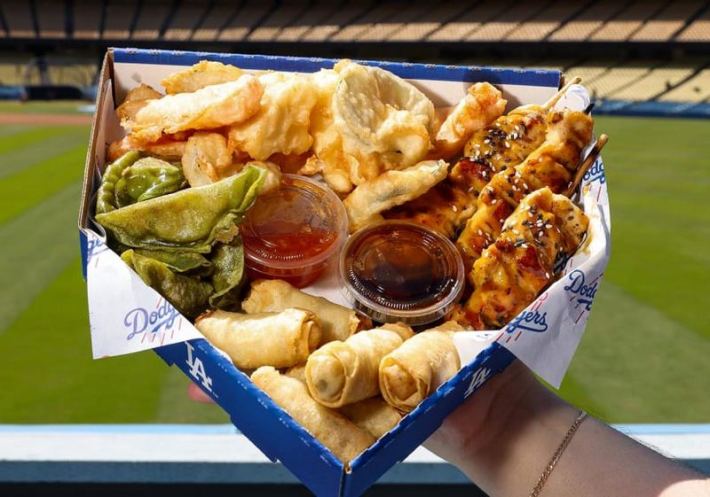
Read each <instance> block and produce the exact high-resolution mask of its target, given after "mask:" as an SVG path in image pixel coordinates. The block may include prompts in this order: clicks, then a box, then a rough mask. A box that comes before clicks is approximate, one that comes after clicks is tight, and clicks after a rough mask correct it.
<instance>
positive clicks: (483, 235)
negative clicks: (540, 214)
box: [456, 110, 593, 269]
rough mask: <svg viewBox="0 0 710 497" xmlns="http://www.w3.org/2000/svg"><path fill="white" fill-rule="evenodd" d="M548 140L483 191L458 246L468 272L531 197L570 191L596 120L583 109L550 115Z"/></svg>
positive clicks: (497, 176) (503, 172) (494, 178)
mask: <svg viewBox="0 0 710 497" xmlns="http://www.w3.org/2000/svg"><path fill="white" fill-rule="evenodd" d="M547 120H548V122H549V125H548V132H547V137H546V139H545V141H544V142H543V143H542V145H540V146H539V147H538V148H537V149H536V150H535V151H534V152H532V153H531V154H530V155H529V156H528V157H527V159H525V160H524V161H523V162H522V163H520V164H518V165H517V166H515V167H512V168H510V167H509V168H506V169H503V170H502V171H500V172H498V173H496V174H495V175H494V176H493V177H492V178H491V180H490V182H489V183H488V184H487V185H486V186H485V187H484V188H483V189H482V190H481V193H480V195H479V196H478V202H477V207H476V209H475V211H476V212H475V213H474V214H473V216H472V217H471V218H470V219H468V221H467V222H466V226H465V228H464V229H463V231H462V232H461V234H460V235H459V238H458V240H457V241H456V244H457V245H458V247H459V249H460V251H461V253H462V254H463V256H464V264H465V265H466V267H467V269H468V268H470V267H471V264H473V261H475V260H476V259H477V258H478V257H479V256H480V255H481V252H482V251H483V249H485V248H486V247H487V246H488V245H490V244H491V243H493V241H494V240H495V239H496V238H497V237H498V235H499V234H500V230H501V227H502V226H503V222H504V221H505V219H506V218H507V217H508V215H509V214H510V213H511V212H512V211H513V210H514V209H515V208H516V207H517V205H518V203H519V202H520V201H521V199H522V198H523V197H525V196H526V195H527V194H528V193H530V192H532V191H534V190H537V189H539V188H543V187H548V188H550V189H551V190H552V192H553V193H561V192H563V191H565V190H566V188H567V186H568V184H569V182H570V181H571V180H572V179H573V178H574V175H575V171H576V170H577V168H578V167H579V165H580V163H581V155H582V150H583V149H584V147H585V146H586V145H587V144H588V143H589V142H590V141H591V139H592V127H593V121H592V118H591V117H590V116H588V115H587V114H585V113H583V112H579V111H570V110H565V111H562V112H552V113H551V114H549V117H548V119H547Z"/></svg>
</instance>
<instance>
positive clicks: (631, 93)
mask: <svg viewBox="0 0 710 497" xmlns="http://www.w3.org/2000/svg"><path fill="white" fill-rule="evenodd" d="M692 73H693V69H692V68H691V67H687V66H680V67H669V66H666V67H656V68H653V69H651V70H650V71H649V72H648V74H646V75H645V76H644V77H643V78H641V79H639V80H638V81H635V82H634V83H633V84H630V85H628V86H626V87H624V88H621V89H620V90H618V91H615V92H613V93H611V94H610V95H609V97H611V98H614V99H617V100H630V101H643V100H652V99H654V98H656V97H657V96H658V95H661V94H662V93H665V92H666V91H668V90H670V89H671V88H672V87H674V86H675V85H677V84H679V83H680V82H682V81H683V80H684V79H686V78H687V77H688V76H690V75H691V74H692Z"/></svg>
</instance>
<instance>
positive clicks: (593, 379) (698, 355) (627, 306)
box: [562, 281, 710, 423]
mask: <svg viewBox="0 0 710 497" xmlns="http://www.w3.org/2000/svg"><path fill="white" fill-rule="evenodd" d="M708 358H710V340H707V339H705V338H704V337H701V336H699V335H698V334H697V333H694V332H693V331H692V330H689V329H688V328H686V327H684V326H683V325H682V324H680V323H678V322H677V321H675V320H673V319H670V318H669V317H668V316H667V315H666V314H664V313H663V312H661V311H660V310H659V309H657V308H654V307H653V306H650V305H648V304H646V303H644V302H643V301H640V300H638V299H636V298H635V297H634V296H633V295H631V294H629V293H628V292H626V291H624V290H623V289H622V288H620V287H618V286H616V285H614V284H611V283H610V282H608V281H604V282H603V283H602V286H601V289H600V291H599V292H598V293H597V297H596V300H595V303H594V307H593V309H592V313H591V316H590V320H589V324H588V326H587V330H586V333H585V335H584V338H583V339H582V343H581V345H580V347H579V349H578V350H577V354H576V355H575V357H574V359H573V360H572V365H571V368H570V370H569V373H568V374H571V375H572V377H573V378H574V382H575V383H576V384H578V385H579V387H581V390H582V391H583V392H584V394H585V395H586V396H588V397H589V398H590V399H593V402H594V403H595V404H596V405H598V406H602V408H603V410H604V413H605V414H606V415H607V416H606V420H607V421H610V422H615V423H707V421H708V420H709V419H710V396H709V395H708V392H710V360H708ZM570 387H572V388H571V389H570ZM573 389H574V385H567V384H563V388H562V394H563V395H565V396H567V397H568V398H570V399H574V398H575V395H576V394H575V392H574V391H573Z"/></svg>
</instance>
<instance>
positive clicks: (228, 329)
mask: <svg viewBox="0 0 710 497" xmlns="http://www.w3.org/2000/svg"><path fill="white" fill-rule="evenodd" d="M195 327H196V328H197V329H198V330H200V331H201V332H202V334H203V335H205V337H206V338H207V339H208V340H209V341H210V342H211V343H212V344H213V345H214V346H215V347H217V348H219V349H221V350H223V351H224V352H225V353H226V354H227V355H228V356H229V357H231V359H232V361H233V362H234V364H235V365H236V366H237V367H238V368H240V369H256V368H258V367H261V366H274V367H277V368H287V367H290V366H295V365H297V364H301V363H302V362H305V361H306V359H307V358H308V354H310V353H311V351H312V350H314V349H315V348H316V347H317V346H318V343H319V342H320V335H321V330H320V324H319V322H318V318H317V317H316V316H315V314H313V313H312V312H310V311H306V310H304V309H286V310H284V311H282V312H263V313H259V314H239V313H235V312H226V311H209V312H207V313H205V314H203V315H202V316H200V317H198V318H197V321H196V322H195Z"/></svg>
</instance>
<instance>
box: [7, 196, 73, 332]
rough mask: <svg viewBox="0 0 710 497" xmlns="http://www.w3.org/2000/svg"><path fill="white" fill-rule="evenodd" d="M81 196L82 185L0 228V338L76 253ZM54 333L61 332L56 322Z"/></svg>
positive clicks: (53, 304)
mask: <svg viewBox="0 0 710 497" xmlns="http://www.w3.org/2000/svg"><path fill="white" fill-rule="evenodd" d="M80 195H81V184H80V183H79V182H74V183H72V184H71V185H69V186H67V187H65V188H64V189H62V190H61V191H59V192H57V193H56V194H54V195H52V196H51V197H49V198H48V199H46V200H45V201H44V202H42V203H40V204H39V205H36V206H34V207H33V208H31V209H29V210H27V211H25V212H23V213H22V215H20V216H17V217H15V218H13V219H12V220H11V221H9V222H7V223H5V224H4V225H1V226H0V247H2V257H0V275H2V282H3V283H2V285H0V336H2V334H3V330H4V329H5V328H6V327H7V326H9V325H10V323H11V322H12V321H14V320H15V319H16V318H17V316H18V315H19V314H20V313H21V312H23V310H24V309H25V308H26V307H27V306H28V305H30V303H31V302H32V301H33V300H34V298H35V297H36V296H37V295H38V294H39V293H40V292H41V291H42V289H43V288H44V287H45V286H46V285H47V284H48V283H49V282H51V281H52V280H53V279H54V278H56V276H57V275H58V274H59V273H60V272H61V271H62V270H63V269H64V267H65V266H66V265H67V264H68V263H69V261H71V260H73V259H74V258H75V257H76V256H77V254H78V253H79V234H78V231H77V226H76V219H77V213H76V211H77V205H78V199H79V196H80ZM4 205H5V204H4ZM63 305H65V304H64V302H63V301H61V300H60V301H57V302H54V303H50V307H62V306H63ZM47 310H49V309H47ZM84 314H86V310H84ZM57 327H58V328H59V329H66V327H65V325H64V324H62V323H61V322H57ZM3 339H4V338H3ZM0 341H2V339H0Z"/></svg>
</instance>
